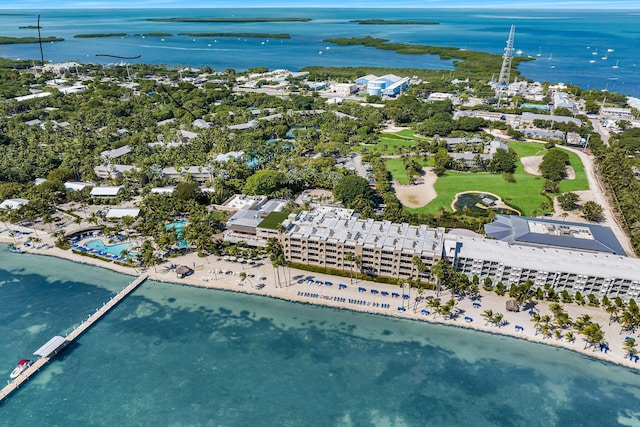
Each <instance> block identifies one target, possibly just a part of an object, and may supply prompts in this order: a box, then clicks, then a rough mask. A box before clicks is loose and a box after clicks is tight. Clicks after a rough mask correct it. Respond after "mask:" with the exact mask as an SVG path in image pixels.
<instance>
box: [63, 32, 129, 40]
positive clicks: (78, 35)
mask: <svg viewBox="0 0 640 427" xmlns="http://www.w3.org/2000/svg"><path fill="white" fill-rule="evenodd" d="M126 35H127V34H126V33H93V34H76V35H75V36H73V38H74V39H92V38H99V37H124V36H126Z"/></svg>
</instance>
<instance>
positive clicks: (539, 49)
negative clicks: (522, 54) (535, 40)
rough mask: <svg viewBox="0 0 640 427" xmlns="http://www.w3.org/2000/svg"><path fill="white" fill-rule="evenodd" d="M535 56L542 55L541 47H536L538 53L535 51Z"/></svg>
mask: <svg viewBox="0 0 640 427" xmlns="http://www.w3.org/2000/svg"><path fill="white" fill-rule="evenodd" d="M536 56H538V57H540V56H542V48H541V47H539V48H538V53H536Z"/></svg>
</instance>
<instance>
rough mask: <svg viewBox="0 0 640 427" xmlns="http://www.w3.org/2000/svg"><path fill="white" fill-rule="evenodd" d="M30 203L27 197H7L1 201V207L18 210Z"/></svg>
mask: <svg viewBox="0 0 640 427" xmlns="http://www.w3.org/2000/svg"><path fill="white" fill-rule="evenodd" d="M27 203H29V201H28V200H27V199H20V198H17V199H6V200H5V201H3V202H2V203H0V209H11V210H17V209H20V208H21V207H23V206H24V205H26V204H27Z"/></svg>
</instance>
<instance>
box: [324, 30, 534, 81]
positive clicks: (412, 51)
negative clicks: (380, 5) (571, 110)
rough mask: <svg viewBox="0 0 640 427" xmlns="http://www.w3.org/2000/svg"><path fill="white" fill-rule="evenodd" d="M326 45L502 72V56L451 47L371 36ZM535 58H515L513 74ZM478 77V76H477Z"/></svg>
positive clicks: (335, 40) (469, 69) (488, 72)
mask: <svg viewBox="0 0 640 427" xmlns="http://www.w3.org/2000/svg"><path fill="white" fill-rule="evenodd" d="M323 41H324V42H326V43H335V44H337V45H339V46H357V45H361V46H367V47H373V48H376V49H381V50H392V51H394V52H396V53H401V54H405V55H438V56H439V57H440V59H443V60H447V59H453V65H454V66H455V67H456V70H459V71H464V72H469V73H472V74H478V73H479V75H480V74H481V75H482V76H485V77H487V76H488V77H491V75H492V74H494V73H497V72H500V66H501V64H502V56H501V55H495V54H492V53H486V52H476V51H472V50H460V49H459V48H457V47H451V46H428V45H419V44H403V43H389V40H387V39H381V38H376V37H371V36H366V37H341V38H328V39H324V40H323ZM533 60H534V59H533V58H527V57H522V56H519V57H514V58H513V68H512V73H516V75H519V71H518V70H517V66H518V64H519V63H521V62H525V61H533ZM476 77H478V76H476Z"/></svg>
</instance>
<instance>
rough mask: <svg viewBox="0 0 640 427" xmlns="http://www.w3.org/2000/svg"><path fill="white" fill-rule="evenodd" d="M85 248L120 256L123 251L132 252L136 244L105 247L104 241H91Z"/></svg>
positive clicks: (129, 243) (128, 243) (127, 243)
mask: <svg viewBox="0 0 640 427" xmlns="http://www.w3.org/2000/svg"><path fill="white" fill-rule="evenodd" d="M83 246H84V247H86V248H89V249H93V250H95V251H102V252H106V253H108V254H111V255H116V256H120V254H121V253H122V251H124V250H127V251H128V250H130V249H131V248H132V247H133V246H134V243H133V242H125V243H118V244H117V245H105V244H104V242H103V241H102V240H100V239H96V240H89V241H88V242H86V243H85V244H84V245H83Z"/></svg>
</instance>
